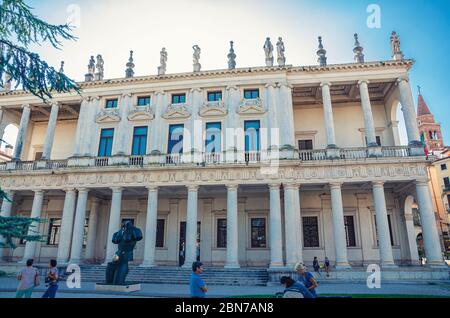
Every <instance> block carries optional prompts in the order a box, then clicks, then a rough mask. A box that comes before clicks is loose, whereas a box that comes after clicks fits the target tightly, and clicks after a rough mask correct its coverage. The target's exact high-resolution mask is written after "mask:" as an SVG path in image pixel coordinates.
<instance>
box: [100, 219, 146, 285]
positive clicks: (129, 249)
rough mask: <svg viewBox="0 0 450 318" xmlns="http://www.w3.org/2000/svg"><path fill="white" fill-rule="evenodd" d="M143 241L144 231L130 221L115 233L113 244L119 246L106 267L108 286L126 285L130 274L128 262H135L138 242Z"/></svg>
mask: <svg viewBox="0 0 450 318" xmlns="http://www.w3.org/2000/svg"><path fill="white" fill-rule="evenodd" d="M140 240H142V231H141V230H140V229H138V228H137V227H135V226H134V225H133V223H131V222H130V221H127V222H124V223H123V224H122V228H121V229H120V231H118V232H116V233H114V235H113V237H112V242H113V243H114V244H118V250H117V252H116V253H115V254H114V256H113V261H112V262H109V263H108V266H107V267H106V284H108V285H124V284H125V278H126V276H127V274H128V262H129V261H132V260H133V249H134V247H135V246H136V242H138V241H140Z"/></svg>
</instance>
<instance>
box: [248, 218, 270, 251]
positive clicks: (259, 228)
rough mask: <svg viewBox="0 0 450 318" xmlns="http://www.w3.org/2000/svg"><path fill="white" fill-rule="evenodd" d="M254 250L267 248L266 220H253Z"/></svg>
mask: <svg viewBox="0 0 450 318" xmlns="http://www.w3.org/2000/svg"><path fill="white" fill-rule="evenodd" d="M250 222H251V235H252V237H251V239H252V244H251V246H252V248H265V247H266V219H263V218H257V219H251V221H250Z"/></svg>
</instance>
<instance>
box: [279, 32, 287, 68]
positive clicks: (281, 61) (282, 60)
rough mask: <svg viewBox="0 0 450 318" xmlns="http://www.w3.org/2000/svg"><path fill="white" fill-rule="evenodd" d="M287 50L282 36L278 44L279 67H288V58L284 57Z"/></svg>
mask: <svg viewBox="0 0 450 318" xmlns="http://www.w3.org/2000/svg"><path fill="white" fill-rule="evenodd" d="M285 50H286V49H285V47H284V43H283V39H282V38H281V36H280V37H279V38H278V42H277V53H278V58H277V62H278V65H279V66H285V65H286V56H284V52H285Z"/></svg>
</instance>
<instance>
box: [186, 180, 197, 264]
mask: <svg viewBox="0 0 450 318" xmlns="http://www.w3.org/2000/svg"><path fill="white" fill-rule="evenodd" d="M187 187H188V202H187V214H186V254H185V255H186V258H185V262H184V265H183V267H184V268H191V266H192V263H193V262H195V261H196V254H197V253H196V252H197V244H196V243H197V204H198V202H197V197H198V186H197V185H189V186H187Z"/></svg>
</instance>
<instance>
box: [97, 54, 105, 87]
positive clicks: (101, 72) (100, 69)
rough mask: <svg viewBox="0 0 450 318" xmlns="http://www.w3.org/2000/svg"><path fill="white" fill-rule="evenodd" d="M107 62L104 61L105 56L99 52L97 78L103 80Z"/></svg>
mask: <svg viewBox="0 0 450 318" xmlns="http://www.w3.org/2000/svg"><path fill="white" fill-rule="evenodd" d="M104 64H105V62H104V61H103V57H102V56H101V55H100V54H99V55H97V65H96V68H97V73H96V74H95V80H96V81H101V80H102V79H103V77H104V75H105V70H104V66H103V65H104Z"/></svg>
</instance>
